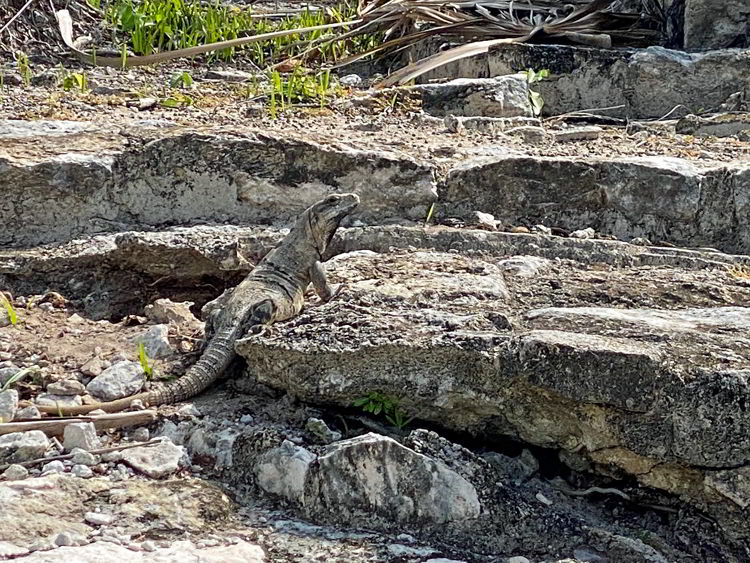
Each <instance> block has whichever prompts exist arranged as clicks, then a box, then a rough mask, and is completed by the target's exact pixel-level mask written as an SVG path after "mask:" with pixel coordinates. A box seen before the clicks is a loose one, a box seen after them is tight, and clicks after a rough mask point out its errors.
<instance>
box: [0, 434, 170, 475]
mask: <svg viewBox="0 0 750 563" xmlns="http://www.w3.org/2000/svg"><path fill="white" fill-rule="evenodd" d="M160 442H161V440H159V439H154V440H149V441H148V442H139V443H136V444H125V445H123V446H111V447H109V448H99V449H96V450H89V453H90V454H96V455H98V454H108V453H111V452H118V451H121V450H129V449H130V448H144V447H151V446H155V445H156V444H158V443H160ZM66 459H73V454H64V455H53V456H50V457H40V458H37V459H30V460H29V461H22V462H20V463H15V464H12V463H7V464H5V465H0V471H5V470H6V469H8V467H10V466H11V465H22V466H24V467H31V466H32V465H37V464H40V463H47V462H50V461H64V460H66Z"/></svg>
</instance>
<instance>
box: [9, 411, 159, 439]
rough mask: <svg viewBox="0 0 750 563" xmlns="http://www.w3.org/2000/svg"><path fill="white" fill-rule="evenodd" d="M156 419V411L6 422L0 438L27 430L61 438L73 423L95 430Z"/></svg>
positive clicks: (132, 424) (143, 422)
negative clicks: (90, 423) (90, 424)
mask: <svg viewBox="0 0 750 563" xmlns="http://www.w3.org/2000/svg"><path fill="white" fill-rule="evenodd" d="M155 418H156V411H154V410H147V411H135V412H120V413H114V414H102V415H99V416H75V417H70V418H57V419H55V420H28V421H23V422H6V423H4V424H0V436H2V435H3V434H10V433H11V432H28V431H29V430H41V431H42V432H44V433H45V434H46V435H47V436H62V435H63V433H64V431H65V427H66V426H67V425H68V424H72V423H74V422H93V423H94V427H95V428H96V429H97V430H104V429H106V428H123V427H125V426H135V425H137V424H145V423H148V422H152V421H153V420H154V419H155Z"/></svg>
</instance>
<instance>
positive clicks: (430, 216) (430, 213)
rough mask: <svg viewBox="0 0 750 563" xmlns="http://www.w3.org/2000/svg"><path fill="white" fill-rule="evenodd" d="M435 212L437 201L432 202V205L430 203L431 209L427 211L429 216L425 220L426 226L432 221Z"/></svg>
mask: <svg viewBox="0 0 750 563" xmlns="http://www.w3.org/2000/svg"><path fill="white" fill-rule="evenodd" d="M434 212H435V202H432V205H430V210H429V211H428V212H427V218H426V219H425V220H424V226H425V227H426V226H427V225H429V223H430V219H432V214H433V213H434Z"/></svg>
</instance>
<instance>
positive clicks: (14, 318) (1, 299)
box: [0, 293, 18, 325]
mask: <svg viewBox="0 0 750 563" xmlns="http://www.w3.org/2000/svg"><path fill="white" fill-rule="evenodd" d="M0 304H2V305H3V307H5V310H6V311H7V312H8V320H9V321H10V324H12V325H15V324H16V323H17V322H18V315H16V310H15V309H14V308H13V303H11V302H10V300H9V299H8V298H7V297H5V295H4V294H2V293H0Z"/></svg>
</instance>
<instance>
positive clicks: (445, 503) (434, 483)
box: [302, 433, 481, 524]
mask: <svg viewBox="0 0 750 563" xmlns="http://www.w3.org/2000/svg"><path fill="white" fill-rule="evenodd" d="M308 473H309V475H308V476H307V479H306V481H305V484H304V487H305V496H304V498H303V502H302V504H303V508H304V510H305V511H306V512H307V513H308V514H309V515H310V516H313V517H314V516H315V515H317V514H326V513H328V512H330V511H331V510H335V511H336V514H337V515H338V516H339V517H349V518H351V519H352V521H356V519H357V518H361V516H362V511H363V507H367V510H369V511H371V512H372V513H375V514H377V515H380V516H384V517H385V516H387V517H388V518H389V519H390V520H391V521H395V522H414V521H415V520H419V521H422V522H426V523H427V522H428V523H433V524H434V523H445V522H455V521H463V520H470V519H474V518H477V517H478V516H479V513H480V510H481V507H480V504H479V499H478V496H477V492H476V489H474V486H473V485H472V484H471V483H469V481H467V480H466V479H464V478H463V477H462V476H461V475H459V474H458V473H456V472H455V471H453V470H451V469H450V468H449V467H448V466H446V465H445V464H444V463H443V462H441V461H438V460H434V459H432V458H430V457H428V456H425V455H422V454H420V453H417V452H415V451H414V450H411V449H409V448H407V447H405V446H403V445H401V444H399V443H398V442H396V441H395V440H393V439H391V438H387V437H385V436H380V435H378V434H373V433H369V434H365V435H364V436H359V437H357V438H352V439H349V440H343V441H341V442H337V443H335V444H334V445H332V446H329V447H328V452H327V453H325V454H323V455H320V456H318V459H317V462H316V463H315V465H314V467H313V468H310V469H309V470H308ZM368 521H370V519H368Z"/></svg>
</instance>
